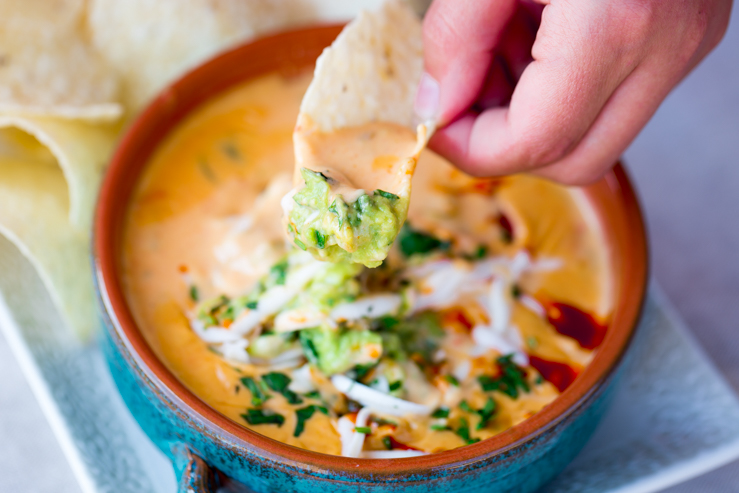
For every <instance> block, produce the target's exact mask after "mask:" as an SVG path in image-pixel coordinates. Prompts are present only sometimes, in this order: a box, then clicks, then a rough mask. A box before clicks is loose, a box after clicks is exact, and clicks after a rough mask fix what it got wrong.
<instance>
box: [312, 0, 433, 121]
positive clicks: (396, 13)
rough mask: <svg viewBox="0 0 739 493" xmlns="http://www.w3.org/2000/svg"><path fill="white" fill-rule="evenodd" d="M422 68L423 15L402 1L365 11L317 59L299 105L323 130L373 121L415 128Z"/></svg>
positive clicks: (391, 2) (387, 3) (390, 2)
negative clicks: (415, 110) (311, 77)
mask: <svg viewBox="0 0 739 493" xmlns="http://www.w3.org/2000/svg"><path fill="white" fill-rule="evenodd" d="M422 70H423V38H422V35H421V21H420V19H419V18H418V17H417V16H416V15H415V14H414V13H413V11H412V10H411V9H410V8H409V7H408V6H407V5H406V4H404V3H401V2H399V1H388V2H386V3H385V4H384V5H383V6H382V8H381V9H380V10H379V11H377V12H366V11H364V12H362V13H360V14H359V16H358V17H357V19H356V20H354V21H353V22H351V23H350V24H349V25H347V27H346V28H345V29H344V30H343V31H342V32H341V34H340V35H339V36H338V37H337V38H336V41H334V43H333V44H332V45H331V46H330V47H329V48H327V49H326V50H325V51H324V52H323V54H322V55H321V56H320V57H319V58H318V61H317V62H316V70H315V74H314V79H313V82H312V83H311V85H310V87H308V90H307V91H306V93H305V97H304V98H303V102H302V104H301V106H300V113H301V116H302V117H308V118H309V120H310V121H312V122H313V124H315V125H316V126H317V128H318V129H319V130H320V131H323V132H330V131H332V130H335V129H339V128H343V127H352V126H358V125H362V124H365V123H370V122H390V123H397V124H399V125H403V126H406V127H410V128H413V124H414V113H413V102H414V99H415V96H416V90H417V88H418V82H419V80H420V78H421V73H422Z"/></svg>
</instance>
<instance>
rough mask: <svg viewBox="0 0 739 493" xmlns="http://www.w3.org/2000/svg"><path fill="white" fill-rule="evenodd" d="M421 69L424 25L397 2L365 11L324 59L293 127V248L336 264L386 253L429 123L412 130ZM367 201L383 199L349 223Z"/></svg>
mask: <svg viewBox="0 0 739 493" xmlns="http://www.w3.org/2000/svg"><path fill="white" fill-rule="evenodd" d="M422 70H423V43H422V36H421V21H420V19H419V18H418V17H417V16H416V14H415V13H414V12H413V11H412V10H411V8H410V7H409V5H408V4H407V3H403V2H401V1H400V0H390V1H388V2H386V3H385V4H384V5H383V6H382V7H381V8H380V9H379V10H378V11H377V12H362V13H360V14H359V16H358V17H357V19H355V20H354V21H352V22H351V23H350V24H348V25H347V26H346V27H345V28H344V30H343V31H342V32H341V34H340V35H339V36H338V37H337V38H336V40H335V41H334V42H333V44H332V45H331V46H330V47H328V48H326V50H324V52H323V53H322V54H321V56H320V57H319V58H318V61H317V62H316V69H315V74H314V78H313V81H312V82H311V84H310V86H309V87H308V90H307V91H306V94H305V96H304V97H303V101H302V103H301V106H300V114H299V115H298V121H297V124H296V126H295V130H294V132H293V142H294V144H295V173H294V175H293V176H294V178H293V182H294V184H295V187H296V188H295V189H294V190H293V191H291V192H290V194H288V196H286V198H285V200H283V210H284V212H285V227H286V230H287V234H288V237H289V238H290V239H291V240H292V241H293V242H294V243H295V245H296V246H298V247H299V248H302V249H303V250H307V251H309V252H310V253H311V254H312V255H313V256H314V257H315V258H317V259H320V260H327V261H330V262H339V261H349V262H359V263H362V264H364V265H366V266H368V267H375V266H377V265H380V263H381V262H382V261H383V260H384V259H385V257H386V256H387V254H388V251H389V249H390V247H391V245H392V244H393V241H394V240H395V238H396V237H397V235H398V233H399V232H400V228H401V227H402V225H403V223H404V222H405V219H406V215H407V213H408V204H409V200H410V195H411V181H412V178H413V173H414V171H415V168H416V163H417V161H418V156H419V154H420V153H421V151H422V150H423V148H424V147H425V145H426V142H427V137H428V131H427V127H426V126H425V125H418V128H417V131H416V135H415V139H414V134H413V132H412V130H413V125H414V120H415V115H414V111H413V103H414V100H415V95H416V90H417V87H418V82H419V79H420V77H421V73H422ZM403 127H405V128H403ZM409 130H411V131H409ZM309 171H312V172H313V174H311V173H310V172H309ZM317 174H320V177H318V178H316V177H317V176H318V175H317ZM369 196H372V197H378V198H367V197H369ZM361 197H365V198H364V199H363V200H364V201H365V202H366V203H367V204H370V203H371V202H372V201H375V202H377V201H380V202H379V203H382V204H383V205H382V207H374V206H373V207H374V208H373V209H372V210H373V211H374V212H373V213H372V214H369V213H367V214H366V215H365V216H364V219H362V220H361V221H360V222H359V223H357V224H353V225H352V224H350V223H349V222H347V221H345V219H344V218H345V216H346V217H348V216H347V215H348V214H349V211H350V208H355V207H356V206H357V204H360V207H370V205H364V206H361V203H360V202H359V200H360V198H361ZM386 200H387V201H389V202H387V203H385V202H384V201H386ZM337 204H338V205H337ZM342 204H343V205H342ZM351 210H353V209H351ZM367 210H370V209H367Z"/></svg>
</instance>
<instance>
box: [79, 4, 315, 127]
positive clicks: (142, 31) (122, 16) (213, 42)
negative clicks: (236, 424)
mask: <svg viewBox="0 0 739 493" xmlns="http://www.w3.org/2000/svg"><path fill="white" fill-rule="evenodd" d="M309 19H313V7H312V5H311V2H310V1H309V0H190V1H188V2H183V1H182V0H156V1H151V0H92V2H91V5H90V12H89V23H90V30H91V33H92V42H93V43H94V45H95V46H96V47H97V49H98V50H99V51H100V52H101V53H102V54H103V55H104V57H105V58H106V59H107V60H108V62H109V63H110V65H111V66H112V67H113V69H114V70H115V71H117V72H118V74H119V75H120V77H121V79H122V81H123V84H124V100H125V102H126V104H127V106H128V109H130V110H132V111H134V112H136V111H138V110H140V109H141V108H142V107H143V106H144V105H145V104H146V103H147V102H148V100H149V99H151V98H152V97H153V96H154V95H155V94H156V93H157V92H158V91H159V90H160V89H162V88H163V87H164V86H165V85H166V84H167V83H169V82H170V81H172V80H173V79H175V78H176V77H178V76H179V75H181V74H182V73H183V72H185V71H186V70H188V69H190V68H192V67H194V66H196V65H197V64H198V63H200V62H201V61H203V60H205V59H206V58H208V57H210V56H212V55H213V54H215V53H217V52H218V51H221V50H223V49H225V48H228V47H230V46H233V45H235V44H237V43H239V42H241V41H244V40H247V39H250V38H253V37H254V36H257V35H260V34H263V33H266V32H269V31H273V30H276V29H282V28H286V27H288V26H291V25H295V24H296V23H303V22H306V21H307V20H309Z"/></svg>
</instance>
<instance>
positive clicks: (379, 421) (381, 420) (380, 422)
mask: <svg viewBox="0 0 739 493" xmlns="http://www.w3.org/2000/svg"><path fill="white" fill-rule="evenodd" d="M372 421H373V422H375V423H377V425H378V426H384V425H390V426H398V423H396V422H395V421H390V420H389V419H384V418H372Z"/></svg>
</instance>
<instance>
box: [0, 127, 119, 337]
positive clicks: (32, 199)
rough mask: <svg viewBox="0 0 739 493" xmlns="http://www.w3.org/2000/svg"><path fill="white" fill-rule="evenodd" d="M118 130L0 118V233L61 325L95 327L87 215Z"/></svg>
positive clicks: (80, 329) (81, 330)
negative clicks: (33, 272) (29, 269)
mask: <svg viewBox="0 0 739 493" xmlns="http://www.w3.org/2000/svg"><path fill="white" fill-rule="evenodd" d="M115 134H116V128H115V127H112V126H102V125H92V124H89V123H86V122H83V121H76V120H75V121H64V120H59V119H54V118H42V117H38V118H30V117H26V118H21V117H18V116H4V117H1V116H0V234H2V235H4V236H5V237H7V238H8V239H9V240H10V241H11V242H12V243H13V244H14V245H15V246H16V247H17V248H18V249H19V251H20V252H21V253H22V254H23V255H24V256H26V257H27V258H28V259H29V260H30V262H31V263H32V264H33V266H34V267H35V268H36V269H37V270H38V273H39V276H40V277H41V280H42V281H43V283H44V285H45V287H46V288H47V289H48V291H49V294H50V296H51V299H52V301H53V302H54V304H55V305H56V307H57V308H58V310H59V312H60V313H61V315H62V317H63V320H64V322H65V323H66V325H67V326H68V327H69V328H70V329H72V330H73V331H74V332H75V333H76V334H78V335H79V336H81V337H86V336H88V335H89V334H90V333H92V329H93V327H94V326H95V322H96V317H95V303H94V293H93V289H92V271H91V266H90V245H89V242H90V229H91V222H92V213H93V209H94V205H95V199H96V196H97V190H98V186H99V182H100V179H101V176H102V171H103V169H104V165H105V163H106V162H107V158H108V156H109V154H110V151H111V150H112V147H113V143H114V138H115Z"/></svg>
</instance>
